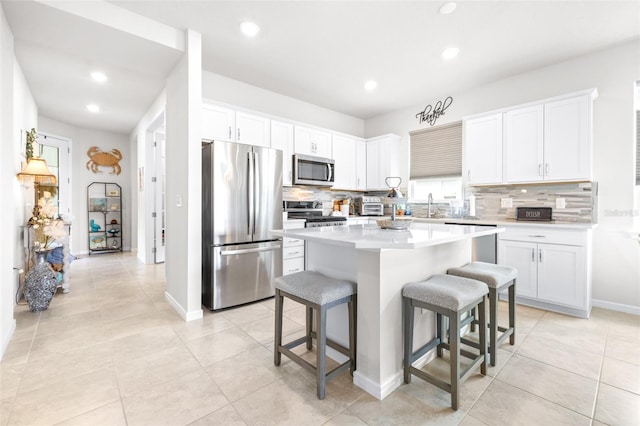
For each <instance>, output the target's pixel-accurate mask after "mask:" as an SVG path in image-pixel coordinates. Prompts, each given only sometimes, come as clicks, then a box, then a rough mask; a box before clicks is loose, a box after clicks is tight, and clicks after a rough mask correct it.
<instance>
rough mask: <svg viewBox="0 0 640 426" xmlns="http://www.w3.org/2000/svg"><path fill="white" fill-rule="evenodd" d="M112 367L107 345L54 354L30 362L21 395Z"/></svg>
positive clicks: (26, 369)
mask: <svg viewBox="0 0 640 426" xmlns="http://www.w3.org/2000/svg"><path fill="white" fill-rule="evenodd" d="M109 367H111V350H110V349H109V345H108V344H107V343H99V344H97V345H94V346H88V347H86V348H79V349H76V350H71V351H69V352H66V353H64V354H53V355H51V356H48V357H45V358H39V359H37V360H34V361H29V362H28V363H27V365H26V366H25V373H26V374H24V375H23V377H22V382H21V383H20V390H19V391H20V393H24V392H29V391H32V390H35V389H38V388H42V387H44V388H48V387H51V386H55V384H56V383H58V382H60V381H61V380H68V379H69V378H72V377H75V376H79V375H82V374H87V373H89V372H91V371H95V370H100V369H103V368H109Z"/></svg>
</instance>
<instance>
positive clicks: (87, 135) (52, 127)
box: [38, 115, 135, 255]
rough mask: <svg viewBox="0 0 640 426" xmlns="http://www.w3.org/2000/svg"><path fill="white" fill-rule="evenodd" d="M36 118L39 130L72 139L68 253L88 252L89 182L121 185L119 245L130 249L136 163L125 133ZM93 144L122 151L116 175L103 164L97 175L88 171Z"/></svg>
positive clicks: (106, 149) (47, 118) (107, 149)
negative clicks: (88, 153)
mask: <svg viewBox="0 0 640 426" xmlns="http://www.w3.org/2000/svg"><path fill="white" fill-rule="evenodd" d="M38 121H39V128H38V130H39V131H42V132H46V133H50V134H52V135H56V136H61V137H64V138H69V139H71V158H72V161H71V176H73V178H72V179H71V212H72V225H71V253H72V254H74V255H78V254H86V253H88V252H89V240H88V230H89V223H88V218H87V209H88V208H87V186H88V185H89V184H90V183H91V182H113V183H117V184H118V185H120V186H121V187H122V247H123V249H124V250H130V249H131V240H132V238H131V230H132V227H131V217H132V211H133V210H134V209H133V208H132V207H133V205H132V202H131V192H132V187H131V174H132V173H134V172H133V171H132V170H131V166H132V164H135V162H131V155H132V154H131V153H132V152H134V153H135V151H134V150H132V148H131V145H130V144H129V140H128V137H127V135H125V134H121V133H113V132H106V131H102V130H93V129H86V128H82V127H77V126H74V125H71V124H68V123H64V122H61V121H57V120H54V119H51V118H49V117H45V116H42V115H41V116H40V117H39V119H38ZM93 146H97V147H98V148H100V149H101V150H103V151H106V152H110V151H111V150H112V149H117V150H119V151H120V152H121V153H122V155H123V158H122V160H120V163H119V164H120V168H121V173H120V174H119V175H116V174H111V173H112V169H111V168H106V167H99V168H98V169H99V171H100V172H101V173H100V174H94V173H93V172H92V171H91V170H87V168H86V163H87V161H89V157H88V156H87V151H89V148H91V147H93Z"/></svg>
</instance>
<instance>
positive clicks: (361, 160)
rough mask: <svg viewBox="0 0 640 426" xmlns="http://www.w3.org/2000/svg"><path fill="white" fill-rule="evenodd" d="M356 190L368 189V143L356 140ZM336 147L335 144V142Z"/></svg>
mask: <svg viewBox="0 0 640 426" xmlns="http://www.w3.org/2000/svg"><path fill="white" fill-rule="evenodd" d="M355 143H356V190H357V191H364V190H366V189H367V143H366V142H365V141H363V140H356V142H355ZM334 149H335V144H334Z"/></svg>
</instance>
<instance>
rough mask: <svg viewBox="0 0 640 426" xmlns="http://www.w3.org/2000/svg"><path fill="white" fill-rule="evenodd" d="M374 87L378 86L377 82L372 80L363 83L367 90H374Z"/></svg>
mask: <svg viewBox="0 0 640 426" xmlns="http://www.w3.org/2000/svg"><path fill="white" fill-rule="evenodd" d="M376 87H378V82H376V81H374V80H369V81H367V82H366V83H365V84H364V88H365V89H366V90H369V91H371V90H374V89H375V88H376Z"/></svg>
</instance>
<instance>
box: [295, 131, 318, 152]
mask: <svg viewBox="0 0 640 426" xmlns="http://www.w3.org/2000/svg"><path fill="white" fill-rule="evenodd" d="M294 134H295V136H294V140H293V146H294V150H295V151H294V152H295V153H296V154H304V155H315V151H314V143H313V130H312V129H309V128H307V127H301V126H295V129H294Z"/></svg>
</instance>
